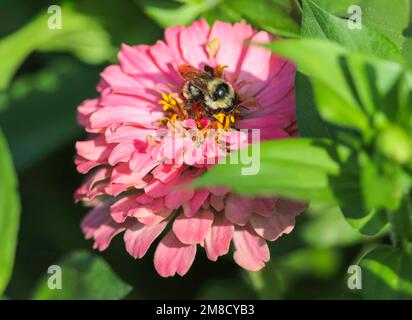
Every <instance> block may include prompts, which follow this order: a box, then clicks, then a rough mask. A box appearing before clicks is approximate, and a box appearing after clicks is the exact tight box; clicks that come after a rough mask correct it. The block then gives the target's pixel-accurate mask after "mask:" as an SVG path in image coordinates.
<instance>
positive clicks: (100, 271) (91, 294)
mask: <svg viewBox="0 0 412 320" xmlns="http://www.w3.org/2000/svg"><path fill="white" fill-rule="evenodd" d="M55 265H56V266H59V267H60V268H61V289H53V284H56V283H57V282H55V279H54V278H53V275H54V274H55V273H53V272H51V273H50V274H46V275H45V276H44V277H43V278H42V279H41V280H40V282H39V283H38V286H37V288H36V289H35V291H34V294H33V296H32V298H33V299H35V300H69V299H70V300H72V299H74V300H118V299H122V298H124V297H125V296H126V295H127V294H128V293H129V292H130V291H131V289H132V288H131V287H130V286H129V285H128V284H126V283H124V282H123V281H122V280H121V279H120V278H119V277H118V276H117V275H116V274H114V273H113V271H112V270H111V268H110V266H109V265H108V264H107V263H106V262H105V261H104V260H103V259H102V258H100V257H98V256H95V255H93V254H90V253H88V252H87V251H75V252H73V253H71V254H70V255H68V256H66V257H64V258H63V259H61V260H60V261H58V262H57V263H56V264H55ZM49 284H51V285H52V288H51V289H50V288H49Z"/></svg>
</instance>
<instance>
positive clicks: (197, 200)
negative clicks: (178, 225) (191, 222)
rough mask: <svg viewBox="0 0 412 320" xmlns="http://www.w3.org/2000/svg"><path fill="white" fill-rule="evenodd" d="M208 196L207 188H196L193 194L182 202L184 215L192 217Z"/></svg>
mask: <svg viewBox="0 0 412 320" xmlns="http://www.w3.org/2000/svg"><path fill="white" fill-rule="evenodd" d="M208 196H209V191H207V190H198V191H196V192H195V195H194V196H193V198H192V199H190V200H189V201H188V202H186V203H184V204H183V209H184V211H183V212H184V214H185V216H186V217H193V216H194V215H195V214H196V213H197V212H198V211H199V209H200V208H201V206H202V205H203V203H204V202H205V201H206V199H207V197H208Z"/></svg>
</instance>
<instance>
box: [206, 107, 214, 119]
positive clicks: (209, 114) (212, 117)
mask: <svg viewBox="0 0 412 320" xmlns="http://www.w3.org/2000/svg"><path fill="white" fill-rule="evenodd" d="M204 110H205V113H206V116H207V117H208V118H209V120H216V118H215V117H214V116H213V114H212V113H211V112H210V110H209V108H208V107H206V106H205V109H204Z"/></svg>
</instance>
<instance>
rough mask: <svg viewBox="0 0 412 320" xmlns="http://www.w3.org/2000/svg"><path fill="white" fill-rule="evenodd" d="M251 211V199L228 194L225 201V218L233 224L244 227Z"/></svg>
mask: <svg viewBox="0 0 412 320" xmlns="http://www.w3.org/2000/svg"><path fill="white" fill-rule="evenodd" d="M252 209H253V199H252V198H247V197H244V196H238V195H235V194H230V195H229V196H228V197H227V199H226V207H225V216H226V218H227V219H229V220H230V221H231V222H232V223H234V224H238V225H245V224H246V223H247V222H248V220H249V216H250V215H251V213H252Z"/></svg>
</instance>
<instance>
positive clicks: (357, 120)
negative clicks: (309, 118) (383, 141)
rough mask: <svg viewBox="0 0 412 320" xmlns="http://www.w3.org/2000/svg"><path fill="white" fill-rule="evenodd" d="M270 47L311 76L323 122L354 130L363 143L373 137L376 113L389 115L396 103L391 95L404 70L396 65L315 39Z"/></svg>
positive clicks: (278, 43) (276, 44)
mask: <svg viewBox="0 0 412 320" xmlns="http://www.w3.org/2000/svg"><path fill="white" fill-rule="evenodd" d="M269 47H270V48H271V49H272V50H273V51H274V52H276V53H278V54H280V55H282V56H285V57H286V58H288V59H290V60H292V61H294V62H296V63H297V64H298V68H299V70H300V71H301V72H303V73H304V74H306V75H308V76H309V77H310V79H311V81H312V84H313V87H314V93H315V98H316V101H317V107H318V110H319V113H320V115H321V117H322V118H323V119H324V120H325V121H328V122H330V123H331V124H334V125H337V126H342V127H346V128H351V129H356V130H357V131H358V132H360V133H361V134H362V135H363V137H364V138H365V140H368V139H370V138H371V135H372V134H373V132H372V131H371V129H372V128H371V122H372V120H371V119H370V118H371V116H372V115H374V114H375V113H376V110H382V111H383V112H384V113H386V114H389V113H390V112H392V110H393V108H389V106H392V105H394V104H397V102H398V101H397V100H395V99H396V95H395V94H394V92H395V91H396V88H397V85H398V84H399V79H400V78H401V76H402V73H403V69H402V66H401V65H399V64H397V63H393V62H389V61H383V60H380V59H376V58H374V57H371V56H367V55H364V54H361V53H357V52H351V51H349V50H346V49H345V48H343V47H341V46H338V45H336V44H334V43H332V42H330V41H324V40H317V39H302V40H287V41H274V42H272V43H271V44H270V45H269ZM330 79H333V81H330Z"/></svg>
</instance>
